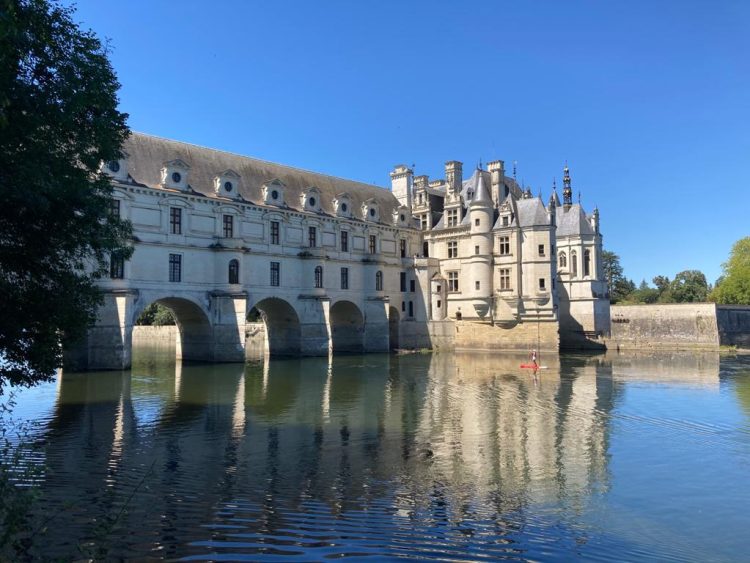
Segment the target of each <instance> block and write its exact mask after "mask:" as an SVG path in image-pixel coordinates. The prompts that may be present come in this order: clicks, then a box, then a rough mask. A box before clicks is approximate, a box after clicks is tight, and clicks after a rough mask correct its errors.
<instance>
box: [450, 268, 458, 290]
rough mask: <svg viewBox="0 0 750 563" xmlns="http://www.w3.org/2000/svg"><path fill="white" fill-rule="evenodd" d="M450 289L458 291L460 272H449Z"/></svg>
mask: <svg viewBox="0 0 750 563" xmlns="http://www.w3.org/2000/svg"><path fill="white" fill-rule="evenodd" d="M448 291H450V292H456V291H458V272H448Z"/></svg>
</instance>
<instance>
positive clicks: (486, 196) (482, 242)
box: [467, 169, 494, 306]
mask: <svg viewBox="0 0 750 563" xmlns="http://www.w3.org/2000/svg"><path fill="white" fill-rule="evenodd" d="M476 175H477V184H476V190H475V192H474V198H473V199H472V200H471V202H470V203H469V221H470V225H471V227H470V231H469V232H470V238H471V246H470V249H469V252H470V256H469V260H468V262H469V272H470V278H469V279H468V280H467V281H468V282H469V288H468V290H469V291H468V292H467V293H468V294H469V295H471V296H472V297H474V298H476V299H477V300H481V301H477V303H475V305H477V304H479V305H482V304H484V305H485V306H486V305H489V302H488V298H490V297H492V220H493V219H494V211H493V205H492V197H491V196H490V192H489V189H488V187H487V185H486V183H485V180H484V171H483V170H481V169H477V171H476Z"/></svg>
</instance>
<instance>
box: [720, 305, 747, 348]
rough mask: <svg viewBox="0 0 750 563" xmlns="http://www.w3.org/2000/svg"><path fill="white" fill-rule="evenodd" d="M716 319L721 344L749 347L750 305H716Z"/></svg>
mask: <svg viewBox="0 0 750 563" xmlns="http://www.w3.org/2000/svg"><path fill="white" fill-rule="evenodd" d="M716 320H717V322H718V325H719V341H720V342H721V345H722V346H737V348H746V349H750V306H748V305H717V306H716Z"/></svg>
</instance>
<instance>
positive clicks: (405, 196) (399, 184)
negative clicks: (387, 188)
mask: <svg viewBox="0 0 750 563" xmlns="http://www.w3.org/2000/svg"><path fill="white" fill-rule="evenodd" d="M413 175H414V172H413V171H412V169H411V168H409V167H408V166H405V165H403V164H397V165H396V166H394V167H393V172H391V192H393V195H394V196H396V199H398V202H399V203H400V204H401V205H405V206H406V207H408V208H409V209H411V208H412V206H411V203H412V202H411V196H412V193H411V192H412V176H413Z"/></svg>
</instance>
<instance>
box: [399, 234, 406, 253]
mask: <svg viewBox="0 0 750 563" xmlns="http://www.w3.org/2000/svg"><path fill="white" fill-rule="evenodd" d="M399 246H400V248H401V258H406V239H403V238H402V239H401V242H400V243H399Z"/></svg>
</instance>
